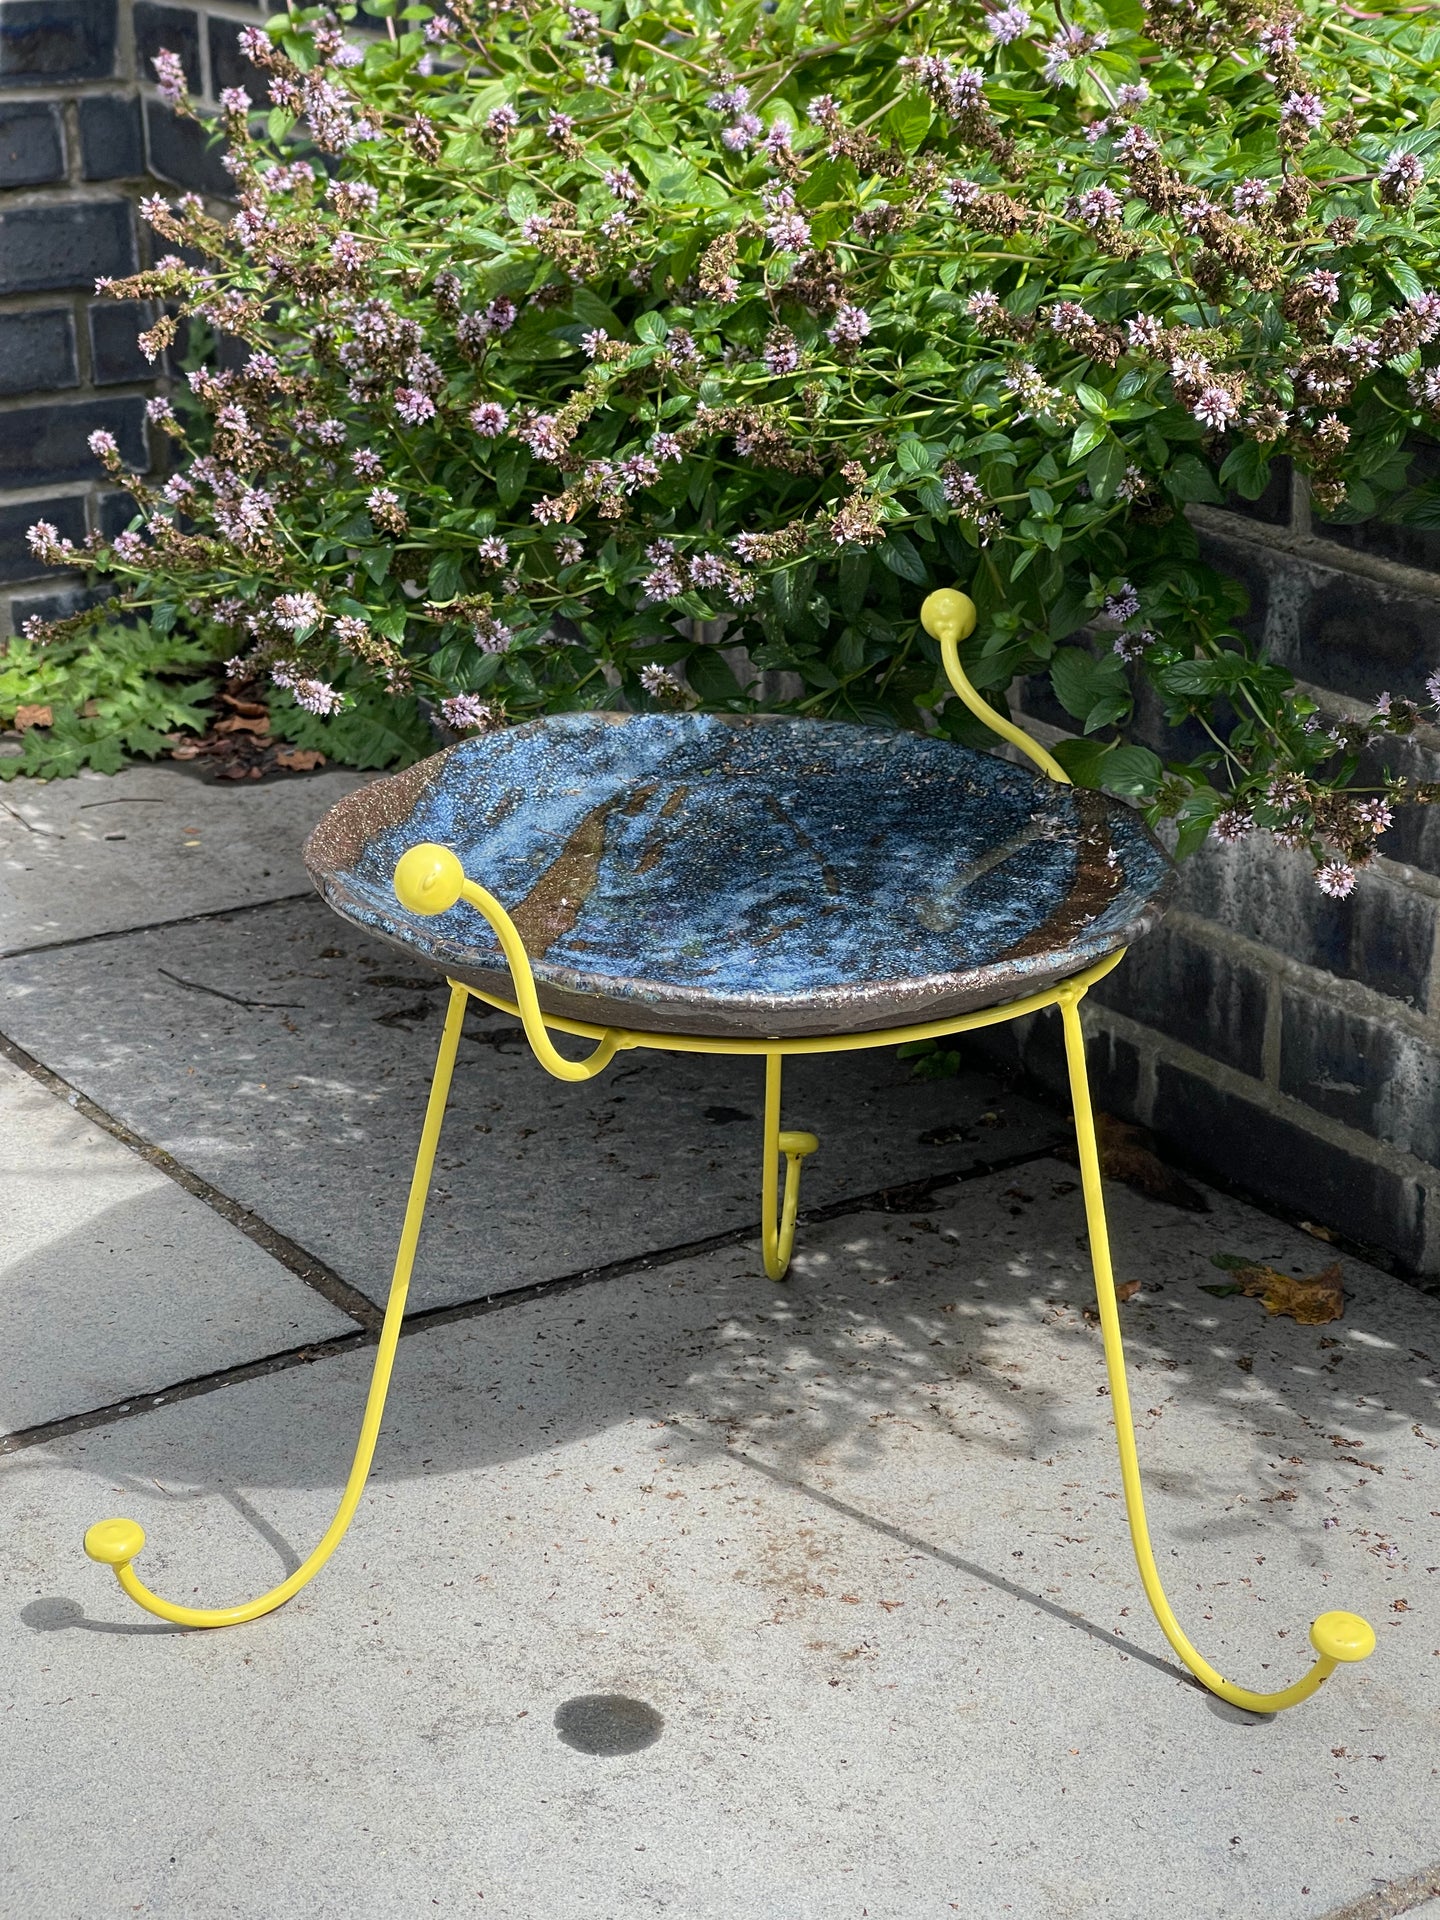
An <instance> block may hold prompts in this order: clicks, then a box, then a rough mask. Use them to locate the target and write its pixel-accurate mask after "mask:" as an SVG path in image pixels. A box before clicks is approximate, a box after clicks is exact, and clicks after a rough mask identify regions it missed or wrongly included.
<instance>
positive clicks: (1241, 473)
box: [1220, 440, 1270, 500]
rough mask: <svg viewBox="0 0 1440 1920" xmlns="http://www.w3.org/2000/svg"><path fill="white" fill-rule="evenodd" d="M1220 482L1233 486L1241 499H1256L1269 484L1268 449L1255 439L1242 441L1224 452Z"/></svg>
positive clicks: (1224, 485)
mask: <svg viewBox="0 0 1440 1920" xmlns="http://www.w3.org/2000/svg"><path fill="white" fill-rule="evenodd" d="M1220 484H1221V486H1222V487H1233V488H1234V489H1235V491H1236V493H1238V494H1239V495H1240V497H1241V499H1242V500H1258V499H1259V498H1260V496H1261V494H1262V493H1264V491H1265V489H1266V487H1268V486H1269V484H1270V455H1269V453H1268V451H1267V450H1266V449H1265V448H1264V447H1262V446H1261V445H1260V444H1259V443H1258V442H1257V441H1254V440H1245V441H1242V442H1241V444H1240V445H1239V446H1238V447H1235V448H1232V450H1231V451H1230V452H1229V453H1227V454H1226V456H1225V463H1224V465H1223V466H1222V467H1221V469H1220Z"/></svg>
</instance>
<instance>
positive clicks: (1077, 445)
mask: <svg viewBox="0 0 1440 1920" xmlns="http://www.w3.org/2000/svg"><path fill="white" fill-rule="evenodd" d="M1104 438H1105V428H1104V427H1103V426H1101V424H1100V423H1099V421H1098V420H1086V421H1083V422H1082V423H1081V425H1080V426H1078V427H1077V428H1076V429H1075V437H1074V439H1072V440H1071V442H1070V464H1071V466H1072V467H1073V466H1077V465H1078V464H1079V462H1080V461H1082V460H1083V459H1084V458H1085V456H1086V454H1087V453H1090V452H1092V451H1093V450H1094V449H1095V448H1096V447H1098V446H1099V445H1100V443H1101V442H1102V441H1103V440H1104Z"/></svg>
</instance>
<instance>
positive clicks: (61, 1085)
mask: <svg viewBox="0 0 1440 1920" xmlns="http://www.w3.org/2000/svg"><path fill="white" fill-rule="evenodd" d="M0 1055H3V1056H4V1058H5V1059H7V1060H9V1061H10V1062H12V1064H13V1065H15V1066H17V1067H19V1068H20V1069H21V1070H22V1071H23V1072H25V1073H28V1074H29V1076H30V1078H31V1079H32V1080H34V1081H36V1082H38V1083H39V1085H40V1086H42V1087H44V1088H45V1090H46V1092H47V1093H52V1094H54V1095H55V1097H56V1098H57V1099H59V1100H63V1101H64V1102H65V1104H66V1106H68V1107H70V1108H71V1109H72V1110H73V1111H74V1112H76V1113H78V1114H80V1115H81V1117H82V1118H83V1119H86V1120H89V1121H92V1122H93V1123H94V1124H95V1125H96V1126H98V1127H102V1128H103V1129H104V1130H105V1132H106V1133H108V1134H109V1135H110V1136H111V1138H112V1139H115V1140H118V1141H119V1142H120V1144H121V1145H122V1146H124V1147H128V1148H129V1149H130V1151H131V1152H132V1153H134V1154H137V1155H138V1156H139V1157H140V1159H142V1160H143V1161H145V1163H146V1164H147V1165H148V1166H151V1167H153V1168H154V1169H155V1171H156V1172H157V1173H163V1174H164V1175H165V1176H166V1177H167V1178H168V1179H170V1180H173V1181H174V1182H175V1184H176V1186H178V1187H180V1188H182V1189H183V1190H184V1191H185V1192H186V1193H188V1194H190V1195H191V1196H192V1198H194V1199H196V1200H201V1201H203V1202H204V1204H205V1205H206V1206H207V1207H209V1208H210V1210H211V1211H212V1213H218V1214H219V1216H220V1218H221V1219H222V1220H226V1221H228V1222H229V1223H230V1225H231V1226H232V1227H236V1228H238V1229H239V1231H240V1232H241V1233H243V1234H244V1235H245V1238H246V1239H247V1240H250V1241H253V1242H254V1244H255V1245H256V1246H257V1247H260V1248H261V1249H263V1251H264V1252H266V1253H268V1254H269V1255H270V1257H271V1259H272V1260H275V1261H277V1262H278V1263H279V1264H280V1265H281V1266H282V1267H284V1268H286V1269H287V1271H288V1272H290V1273H293V1274H294V1275H295V1277H296V1279H297V1280H302V1281H303V1282H304V1283H305V1285H306V1286H307V1287H309V1288H310V1289H311V1290H312V1292H315V1293H318V1294H319V1295H320V1296H321V1298H322V1299H324V1300H326V1301H328V1302H329V1304H330V1305H331V1306H332V1307H335V1308H337V1309H338V1310H339V1311H340V1312H341V1313H343V1314H345V1315H346V1317H347V1318H348V1319H351V1320H355V1321H358V1322H359V1324H360V1325H361V1326H362V1327H365V1328H368V1329H375V1328H378V1327H379V1324H380V1313H379V1309H378V1308H377V1307H376V1306H375V1303H374V1302H373V1301H372V1300H370V1299H368V1298H367V1296H366V1295H365V1294H363V1293H361V1291H360V1289H359V1288H358V1287H352V1286H351V1284H350V1282H349V1281H348V1280H343V1279H342V1278H341V1277H340V1275H339V1274H338V1273H336V1272H335V1270H334V1269H333V1268H332V1267H329V1266H327V1265H326V1264H325V1262H324V1261H323V1260H320V1259H317V1257H316V1256H315V1255H314V1254H313V1253H311V1252H309V1251H308V1249H307V1248H305V1247H302V1246H301V1245H300V1244H299V1242H298V1241H296V1240H292V1239H291V1238H290V1236H289V1235H288V1234H284V1233H281V1232H280V1231H279V1230H278V1229H277V1228H275V1227H272V1226H271V1225H270V1224H269V1222H268V1221H266V1220H262V1219H261V1218H260V1216H259V1214H257V1213H253V1212H252V1211H251V1210H250V1208H249V1207H246V1206H244V1205H242V1204H241V1202H240V1201H238V1200H234V1199H232V1198H231V1197H230V1195H229V1194H227V1193H222V1192H221V1191H220V1189H219V1188H218V1187H215V1186H212V1185H211V1184H210V1182H209V1181H208V1180H205V1179H203V1178H202V1177H201V1176H200V1175H199V1174H198V1173H194V1172H192V1171H191V1169H190V1168H189V1167H187V1166H185V1165H184V1163H183V1162H182V1161H179V1160H177V1159H176V1158H175V1156H174V1155H173V1154H171V1153H167V1152H166V1151H165V1149H164V1148H163V1147H157V1146H155V1145H154V1144H153V1143H152V1142H151V1141H149V1140H146V1139H145V1138H144V1136H143V1135H141V1134H138V1133H136V1132H135V1131H134V1129H133V1128H131V1127H127V1126H126V1125H125V1123H124V1121H123V1120H117V1119H116V1118H115V1116H114V1114H112V1113H107V1112H106V1110H105V1108H104V1107H102V1106H99V1105H98V1104H97V1103H96V1102H95V1101H94V1100H92V1099H91V1098H90V1097H89V1095H88V1094H85V1093H82V1092H81V1091H80V1089H79V1088H78V1087H73V1086H72V1085H71V1084H70V1082H69V1081H68V1080H65V1079H62V1078H61V1076H60V1075H59V1074H58V1073H55V1072H54V1071H53V1070H52V1069H51V1068H49V1067H47V1066H46V1065H45V1064H44V1062H43V1061H41V1060H37V1059H36V1057H35V1056H34V1054H32V1053H28V1052H27V1051H26V1050H25V1048H24V1047H21V1046H19V1045H17V1044H16V1042H15V1041H13V1040H11V1039H10V1038H9V1036H8V1035H7V1034H3V1033H0Z"/></svg>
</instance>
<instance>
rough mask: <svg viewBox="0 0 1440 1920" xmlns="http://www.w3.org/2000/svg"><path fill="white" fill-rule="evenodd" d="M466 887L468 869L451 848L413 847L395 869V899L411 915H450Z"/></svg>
mask: <svg viewBox="0 0 1440 1920" xmlns="http://www.w3.org/2000/svg"><path fill="white" fill-rule="evenodd" d="M464 885H465V869H464V868H463V867H462V866H461V864H460V862H459V861H458V860H457V859H456V858H455V855H454V854H453V853H452V852H451V851H450V849H449V848H448V847H437V846H434V845H425V846H419V847H411V849H410V851H409V852H408V853H402V854H401V856H400V859H399V861H398V863H397V864H396V867H395V897H396V899H397V900H399V902H400V904H401V906H402V907H406V908H408V909H409V911H410V912H411V913H422V914H425V915H427V916H428V915H430V914H435V913H448V912H449V910H450V909H451V907H453V906H454V904H455V902H456V901H457V900H458V899H459V898H460V890H461V888H462V887H463V886H464Z"/></svg>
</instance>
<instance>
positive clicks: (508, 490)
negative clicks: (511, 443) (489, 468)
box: [495, 447, 530, 507]
mask: <svg viewBox="0 0 1440 1920" xmlns="http://www.w3.org/2000/svg"><path fill="white" fill-rule="evenodd" d="M529 474H530V455H529V454H528V453H527V452H526V450H525V449H524V447H506V448H505V449H504V450H503V451H502V453H501V454H500V457H499V458H498V459H497V460H496V462H495V491H496V493H497V494H498V495H499V498H500V504H501V506H502V507H513V506H514V504H515V502H516V501H517V500H518V499H519V498H520V495H521V494H522V493H523V492H524V491H525V482H526V480H527V479H528V477H529Z"/></svg>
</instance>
